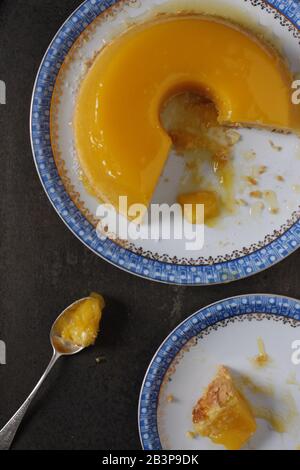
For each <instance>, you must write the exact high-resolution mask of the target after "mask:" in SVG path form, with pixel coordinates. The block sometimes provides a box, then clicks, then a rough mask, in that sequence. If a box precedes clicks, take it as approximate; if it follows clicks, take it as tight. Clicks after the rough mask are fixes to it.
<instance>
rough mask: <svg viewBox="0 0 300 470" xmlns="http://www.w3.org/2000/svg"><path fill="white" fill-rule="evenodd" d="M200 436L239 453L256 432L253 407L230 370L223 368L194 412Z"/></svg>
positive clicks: (194, 421) (194, 419)
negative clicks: (235, 381) (234, 380)
mask: <svg viewBox="0 0 300 470" xmlns="http://www.w3.org/2000/svg"><path fill="white" fill-rule="evenodd" d="M193 424H194V428H195V431H196V432H197V434H199V435H201V436H204V437H208V438H210V439H211V440H212V441H213V442H214V443H216V444H221V445H223V446H224V447H226V449H229V450H238V449H240V448H241V447H243V445H244V444H245V443H246V442H247V441H248V440H249V439H250V437H251V436H252V435H253V434H254V433H255V431H256V422H255V419H254V416H253V413H252V411H251V407H250V404H249V403H248V402H247V400H246V398H245V397H244V396H243V395H242V394H241V392H240V391H239V390H238V389H237V388H236V386H235V384H234V382H233V379H232V376H231V374H230V372H229V370H228V369H227V368H226V367H224V366H220V367H219V370H218V373H217V375H216V376H215V378H214V379H213V381H212V382H211V383H210V384H209V386H208V387H207V389H206V391H205V393H204V395H203V396H202V397H201V398H200V399H199V400H198V402H197V404H196V405H195V407H194V409H193Z"/></svg>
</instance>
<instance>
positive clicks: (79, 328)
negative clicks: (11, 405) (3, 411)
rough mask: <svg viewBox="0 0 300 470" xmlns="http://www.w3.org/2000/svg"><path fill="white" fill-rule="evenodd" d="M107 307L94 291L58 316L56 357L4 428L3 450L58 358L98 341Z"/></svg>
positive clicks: (0, 446)
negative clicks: (100, 326)
mask: <svg viewBox="0 0 300 470" xmlns="http://www.w3.org/2000/svg"><path fill="white" fill-rule="evenodd" d="M104 307H105V303H104V299H103V297H102V296H101V295H99V294H94V293H93V294H91V295H90V297H85V298H83V299H81V300H78V301H77V302H74V303H73V304H72V305H70V306H69V307H68V308H66V309H65V310H64V311H63V312H62V313H61V314H60V315H59V317H58V318H57V319H56V320H55V322H54V323H53V325H52V328H51V331H50V341H51V345H52V348H53V355H52V358H51V360H50V362H49V365H48V366H47V368H46V370H45V372H44V374H43V375H42V377H41V378H40V380H39V381H38V383H37V384H36V386H35V387H34V389H33V390H32V392H31V393H30V395H29V396H28V397H27V398H26V400H25V401H24V403H23V404H22V405H21V406H20V408H19V409H18V411H17V412H16V413H15V414H14V415H13V417H12V418H11V419H10V420H9V421H8V422H7V424H6V425H5V426H4V427H3V428H2V429H1V430H0V450H8V449H9V448H10V446H11V444H12V442H13V440H14V437H15V435H16V432H17V430H18V428H19V426H20V424H21V421H22V419H23V417H24V416H25V414H26V412H27V410H28V407H29V405H30V403H31V402H32V400H33V399H34V397H35V396H36V394H37V392H38V390H39V389H40V387H41V385H42V383H43V382H44V380H45V379H46V377H47V376H48V374H49V372H50V371H51V369H52V368H53V366H54V364H55V363H56V362H57V360H58V359H59V358H61V357H63V356H74V355H75V354H78V353H80V352H81V351H83V350H84V349H85V348H87V347H88V346H91V345H92V344H94V342H95V340H96V337H97V335H98V332H99V323H100V320H101V317H102V310H103V308H104Z"/></svg>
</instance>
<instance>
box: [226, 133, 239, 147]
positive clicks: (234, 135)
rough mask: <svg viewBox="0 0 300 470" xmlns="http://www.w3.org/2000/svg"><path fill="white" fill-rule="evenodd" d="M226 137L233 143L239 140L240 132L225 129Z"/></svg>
mask: <svg viewBox="0 0 300 470" xmlns="http://www.w3.org/2000/svg"><path fill="white" fill-rule="evenodd" d="M226 137H228V140H229V141H230V145H235V144H237V143H238V142H239V141H240V140H241V134H240V133H239V132H237V131H235V130H233V129H229V130H228V131H226Z"/></svg>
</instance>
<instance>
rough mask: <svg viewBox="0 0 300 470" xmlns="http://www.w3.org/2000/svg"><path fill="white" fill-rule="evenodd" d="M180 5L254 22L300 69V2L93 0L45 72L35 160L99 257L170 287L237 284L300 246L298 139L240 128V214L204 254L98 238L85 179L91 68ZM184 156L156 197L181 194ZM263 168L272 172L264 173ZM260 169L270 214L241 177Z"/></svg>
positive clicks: (38, 94)
mask: <svg viewBox="0 0 300 470" xmlns="http://www.w3.org/2000/svg"><path fill="white" fill-rule="evenodd" d="M174 2H175V3H174ZM174 4H175V6H176V8H179V7H184V8H185V9H189V10H191V9H193V10H194V11H197V12H198V11H199V12H203V11H204V12H206V13H210V14H217V15H223V16H224V15H227V16H228V17H229V18H231V19H233V20H235V21H240V22H243V21H246V22H247V25H250V24H251V25H255V26H253V27H255V28H256V29H257V30H259V31H260V30H263V31H264V35H265V36H267V37H268V38H269V39H270V40H271V41H273V42H274V43H276V44H278V46H279V47H280V49H281V50H282V52H283V53H284V55H285V56H286V58H287V59H288V61H289V63H290V67H291V69H292V70H293V72H295V73H297V72H299V71H300V62H299V44H300V31H299V28H300V4H299V2H298V1H295V0H294V1H290V0H280V1H279V0H269V1H265V0H246V1H242V0H209V1H207V0H197V1H196V0H176V1H175V0H156V1H155V2H153V0H142V1H141V0H128V1H123V0H122V1H119V2H118V1H115V0H106V1H103V0H86V1H85V2H83V3H82V5H80V7H79V8H78V9H77V10H76V11H75V12H74V13H73V14H72V15H71V16H70V18H69V19H68V20H67V21H66V23H65V24H64V25H63V26H62V28H61V29H60V30H59V32H58V33H57V35H56V36H55V38H54V39H53V41H52V43H51V45H50V47H49V49H48V51H47V53H46V55H45V57H44V59H43V61H42V64H41V67H40V70H39V72H38V76H37V79H36V84H35V87H34V92H33V99H32V109H31V129H30V130H31V138H32V149H33V154H34V159H35V163H36V167H37V171H38V173H39V176H40V179H41V182H42V184H43V186H44V189H45V191H46V193H47V195H48V197H49V199H50V201H51V202H52V204H53V206H54V208H55V209H56V211H57V212H58V214H59V215H60V217H61V218H62V219H63V221H64V222H65V223H66V225H67V226H68V227H69V229H70V230H71V231H72V232H73V233H74V235H76V236H77V237H78V238H79V239H80V240H81V241H82V242H83V243H84V244H85V245H86V246H87V247H89V248H90V249H91V250H92V251H93V252H94V253H95V254H97V255H98V256H100V257H102V258H104V259H105V260H107V261H109V262H110V263H112V264H114V265H115V266H118V267H119V268H122V269H124V270H126V271H128V272H130V273H132V274H136V275H138V276H142V277H144V278H147V279H151V280H155V281H160V282H165V283H174V284H184V285H204V284H216V283H223V282H230V281H233V280H236V279H241V278H244V277H246V276H250V275H253V274H255V273H258V272H260V271H262V270H264V269H267V268H269V267H270V266H272V265H274V264H275V263H278V262H279V261H281V260H282V259H284V258H285V257H286V256H288V255H289V254H290V253H292V252H293V251H294V250H296V249H297V248H298V247H299V245H300V222H299V199H300V185H299V181H298V175H299V174H300V146H299V139H298V138H297V137H295V136H293V135H281V134H274V133H272V134H271V133H270V132H267V131H262V130H255V129H242V130H240V135H241V139H240V140H239V141H238V142H237V143H236V144H235V147H234V156H233V165H234V172H235V175H236V177H235V180H234V181H235V182H234V188H233V189H234V195H235V197H236V201H237V206H236V210H235V211H234V212H233V213H231V214H228V215H226V217H224V218H223V219H222V221H221V222H220V223H219V224H217V225H216V226H212V227H206V229H205V230H206V231H205V243H204V247H203V249H202V250H199V251H188V250H187V249H186V244H185V240H171V241H166V240H160V241H155V240H138V241H137V240H130V239H129V240H127V241H126V243H117V242H115V241H112V240H110V239H109V238H107V237H105V236H101V237H99V236H98V235H97V232H96V229H95V226H96V224H97V221H98V220H97V218H96V210H97V206H98V204H99V202H98V201H97V200H96V199H95V198H94V197H93V196H91V194H90V193H89V192H88V191H87V189H86V186H85V185H84V184H83V182H82V180H81V179H80V177H79V166H78V162H77V156H76V149H75V148H74V136H73V127H72V122H73V113H74V106H75V103H76V93H77V90H78V87H79V86H80V82H81V80H82V78H83V77H84V75H85V73H86V71H87V69H88V64H89V63H90V62H91V60H92V59H93V57H94V56H95V54H96V53H97V52H99V51H100V50H101V48H102V47H104V45H105V44H106V43H107V41H110V40H112V39H113V38H114V37H115V36H116V35H118V34H120V33H121V32H122V31H123V30H124V29H125V28H127V27H128V24H130V23H131V22H132V21H133V20H134V22H142V21H145V20H146V19H147V18H149V17H151V15H152V16H153V14H154V13H156V12H159V11H171V9H172V8H174ZM172 5H173V6H172ZM50 111H51V112H50ZM182 161H183V159H182V158H180V157H179V156H178V155H174V154H173V153H172V152H171V154H170V158H169V161H168V163H167V165H166V168H165V172H164V174H163V175H162V178H161V181H160V183H159V185H158V187H157V191H156V194H155V202H170V203H172V202H174V200H175V199H176V187H177V186H176V185H177V184H178V178H180V174H181V173H182V171H183V169H182ZM262 167H263V168H264V169H265V170H268V171H263V172H262V173H260V171H259V168H262ZM251 175H252V176H253V175H256V176H257V177H258V175H259V187H258V188H256V189H259V190H261V191H263V192H264V193H268V194H271V195H272V198H271V199H272V201H271V202H272V204H275V205H276V210H268V209H270V207H268V204H266V205H262V204H256V205H255V204H254V203H253V200H251V198H249V197H250V196H249V194H250V193H249V191H250V189H249V188H245V187H244V186H243V187H242V185H241V184H240V183H241V181H244V180H245V178H246V177H248V176H251ZM270 204H271V203H270ZM254 206H255V207H254ZM273 209H274V207H273ZM250 214H251V216H250Z"/></svg>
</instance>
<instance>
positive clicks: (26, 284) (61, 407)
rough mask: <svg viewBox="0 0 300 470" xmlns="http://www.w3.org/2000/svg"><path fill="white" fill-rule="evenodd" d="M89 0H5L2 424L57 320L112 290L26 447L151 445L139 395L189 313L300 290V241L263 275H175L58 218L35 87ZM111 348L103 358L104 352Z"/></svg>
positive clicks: (61, 367)
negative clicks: (32, 116) (47, 187)
mask: <svg viewBox="0 0 300 470" xmlns="http://www.w3.org/2000/svg"><path fill="white" fill-rule="evenodd" d="M79 3H80V1H79V0H63V1H61V0H2V2H1V3H0V79H2V80H5V82H6V84H7V95H8V96H7V105H6V106H0V174H1V185H0V209H1V232H0V241H1V252H0V260H1V261H0V280H1V284H0V339H2V340H4V341H5V342H6V344H7V365H6V366H0V427H1V426H2V425H3V424H4V423H5V422H6V420H7V419H8V418H10V416H11V415H12V414H13V412H14V411H15V410H16V408H17V407H18V406H19V405H20V403H21V402H22V401H23V400H24V398H25V397H26V395H27V394H28V393H29V392H30V391H31V389H32V387H33V385H34V384H35V382H36V381H37V379H38V378H39V376H40V375H41V373H42V372H43V369H44V368H45V366H46V363H47V361H48V360H49V358H50V353H51V350H50V346H49V341H48V333H49V329H50V326H51V324H52V321H53V320H54V319H55V317H56V315H57V313H59V312H60V311H61V310H62V309H63V308H64V307H65V306H67V305H68V304H69V303H70V302H72V301H73V300H75V299H77V298H78V297H81V296H84V295H85V294H87V293H89V292H90V291H91V290H95V291H99V292H102V293H103V294H104V296H105V297H106V299H107V304H108V307H107V311H106V316H105V321H104V324H103V335H102V336H101V338H100V340H99V341H98V343H97V346H96V347H95V348H92V349H90V350H88V351H86V352H85V353H83V354H81V355H79V356H77V357H74V358H70V359H65V360H62V361H61V362H60V363H58V364H57V366H56V368H55V370H54V371H53V373H52V374H51V376H50V377H49V379H48V381H47V383H46V385H45V387H44V388H43V390H42V392H41V394H40V395H39V398H38V399H37V400H36V401H35V404H34V406H33V407H32V409H31V411H30V413H29V414H28V417H27V419H26V421H24V425H23V426H22V428H21V429H20V432H19V434H18V436H17V439H16V441H15V444H14V448H15V449H111V450H116V449H118V450H125V449H138V448H139V447H140V444H139V438H138V429H137V404H138V395H139V389H140V385H141V382H142V379H143V376H144V373H145V370H146V368H147V366H148V363H149V361H150V359H151V357H152V355H153V353H154V352H155V350H156V348H157V347H158V346H159V344H160V342H161V341H162V340H163V339H164V337H165V336H166V335H167V334H168V333H169V332H170V329H172V328H173V327H175V326H176V325H177V324H178V323H179V322H180V321H181V320H183V319H184V318H185V317H186V316H188V315H189V314H191V313H192V312H193V311H195V310H197V309H198V308H199V307H202V306H204V305H207V304H208V303H211V302H214V301H216V300H219V299H222V298H224V297H228V296H231V295H237V294H241V293H250V292H272V293H278V294H284V295H288V296H292V297H300V293H299V285H300V273H299V259H300V258H299V256H300V253H299V251H298V253H295V254H293V255H292V256H290V257H289V258H288V259H286V260H285V261H284V262H282V263H281V264H280V265H277V266H275V267H274V268H272V269H270V270H268V271H266V272H263V273H262V274H259V275H257V276H255V277H252V278H249V279H247V280H244V281H240V282H236V283H233V284H231V285H223V286H219V287H203V288H200V287H198V288H190V287H187V288H185V287H172V286H167V285H160V284H155V283H152V282H149V281H146V280H143V279H139V278H136V277H133V276H131V275H129V274H126V273H125V272H122V271H119V270H118V269H117V268H114V267H113V266H111V265H109V264H107V263H106V262H104V261H102V260H101V259H99V258H97V257H96V256H95V255H94V254H93V253H91V252H90V251H88V250H87V248H85V247H84V246H83V245H82V244H81V243H80V242H79V241H78V240H77V239H75V238H74V237H73V236H72V234H71V233H70V232H69V231H68V229H67V228H66V227H65V226H64V224H63V223H62V222H61V220H60V219H59V218H58V216H57V215H56V213H55V212H54V210H53V209H52V207H51V206H50V204H49V202H48V199H47V197H46V195H45V194H44V192H43V189H42V187H41V185H40V182H39V180H38V177H37V174H36V171H35V167H34V164H33V160H32V156H31V149H30V142H29V132H28V119H29V107H30V98H31V92H32V87H33V83H34V78H35V74H36V71H37V69H38V66H39V63H40V61H41V58H42V56H43V54H44V52H45V49H46V48H47V46H48V44H49V42H50V40H51V39H52V37H53V35H54V34H55V32H56V31H57V29H58V28H59V26H60V25H61V24H62V22H63V21H64V20H65V19H66V17H67V16H68V15H69V14H70V13H71V12H72V10H73V9H74V8H75V7H77V6H78V5H79ZM99 355H101V356H102V355H103V356H105V357H106V362H103V363H101V364H97V363H96V361H95V358H96V357H97V356H99Z"/></svg>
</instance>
